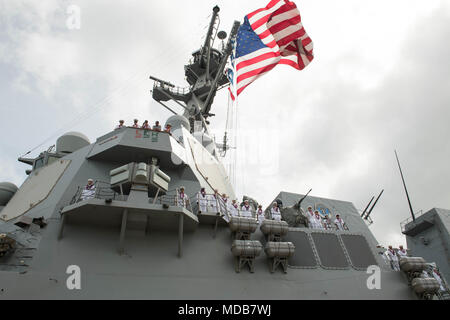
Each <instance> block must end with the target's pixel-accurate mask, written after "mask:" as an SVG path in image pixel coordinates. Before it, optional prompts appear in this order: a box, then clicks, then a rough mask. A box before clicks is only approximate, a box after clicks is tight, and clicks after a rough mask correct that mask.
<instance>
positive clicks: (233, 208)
mask: <svg viewBox="0 0 450 320" xmlns="http://www.w3.org/2000/svg"><path fill="white" fill-rule="evenodd" d="M228 212H229V213H230V217H238V216H239V209H238V205H237V204H233V203H230V204H229V207H228Z"/></svg>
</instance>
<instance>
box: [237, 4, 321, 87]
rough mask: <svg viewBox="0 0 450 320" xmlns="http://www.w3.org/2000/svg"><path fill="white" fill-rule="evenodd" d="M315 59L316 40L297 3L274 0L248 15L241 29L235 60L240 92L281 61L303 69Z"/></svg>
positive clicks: (238, 34)
mask: <svg viewBox="0 0 450 320" xmlns="http://www.w3.org/2000/svg"><path fill="white" fill-rule="evenodd" d="M313 58H314V56H313V43H312V41H311V39H310V38H309V37H308V35H307V34H306V32H305V29H304V28H303V25H302V23H301V17H300V12H299V11H298V9H297V6H296V5H295V3H293V2H291V1H288V0H272V1H270V2H269V4H268V5H267V6H266V7H265V8H262V9H258V10H256V11H254V12H252V13H249V14H248V15H246V16H245V18H244V23H243V24H242V25H241V26H240V28H239V30H238V33H237V37H236V52H235V56H234V61H233V62H234V66H235V70H236V74H235V76H236V79H235V80H236V93H237V95H239V94H240V93H241V92H242V90H244V89H245V87H247V86H248V85H249V84H250V83H252V82H253V81H255V80H256V79H257V78H258V77H260V76H262V75H263V74H265V73H267V72H269V71H270V70H272V69H273V68H274V67H275V66H276V65H277V64H279V63H281V64H287V65H290V66H292V67H294V68H296V69H298V70H302V69H303V68H305V67H306V66H307V65H308V64H309V63H310V62H311V61H312V59H313Z"/></svg>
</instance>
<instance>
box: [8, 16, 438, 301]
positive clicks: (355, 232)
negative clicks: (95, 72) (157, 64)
mask: <svg viewBox="0 0 450 320" xmlns="http://www.w3.org/2000/svg"><path fill="white" fill-rule="evenodd" d="M218 12H219V10H218V8H217V7H216V8H214V9H213V15H212V19H211V24H210V28H209V29H208V33H207V37H206V40H205V44H204V46H203V47H202V48H201V49H200V50H198V51H196V52H194V54H193V60H192V61H191V62H190V63H189V64H188V65H187V66H185V75H186V77H187V81H188V83H189V88H188V89H186V90H178V89H176V87H175V86H173V85H172V84H171V83H169V82H167V81H163V80H159V79H156V78H153V79H154V80H155V86H154V88H153V98H154V99H155V100H156V101H158V102H159V103H161V104H163V105H164V103H165V102H167V101H169V100H173V101H176V103H178V104H180V106H181V107H183V110H184V111H183V112H184V113H183V114H176V113H175V112H174V115H172V116H171V117H169V118H168V119H167V121H166V124H171V126H172V130H171V131H170V132H164V131H160V130H152V129H142V128H132V127H123V128H120V129H117V130H113V131H111V132H109V133H107V134H105V135H103V136H101V137H99V138H97V139H96V141H94V142H90V141H89V139H88V138H87V137H86V136H84V135H82V134H80V133H74V132H70V133H67V134H65V135H63V136H61V137H60V138H59V139H58V140H57V141H56V144H55V147H54V148H51V149H48V150H46V151H44V152H43V153H41V154H40V155H39V156H38V157H36V158H33V159H32V158H21V159H19V160H20V161H22V162H24V163H27V164H30V165H31V169H30V170H29V171H28V172H27V173H28V178H27V179H26V180H25V182H24V183H23V184H22V186H21V187H20V188H18V189H16V188H15V187H14V186H13V185H10V184H3V185H1V187H2V189H1V190H2V193H1V197H0V200H1V201H2V202H1V203H0V205H2V207H0V209H1V211H0V234H2V238H1V240H0V241H1V242H0V244H1V245H2V246H1V247H0V249H1V250H2V254H3V256H2V257H0V287H1V289H2V291H1V293H0V297H1V298H5V299H14V298H15V299H17V298H18V299H29V298H35V299H44V298H51V299H66V298H67V299H79V298H85V299H98V298H136V299H212V298H213V299H416V298H418V297H421V298H430V297H432V295H428V296H427V295H423V294H422V295H417V294H416V293H415V292H414V290H411V287H410V285H412V283H411V281H412V280H414V279H416V278H420V277H419V275H418V274H417V272H416V273H411V272H409V271H408V272H409V273H408V272H399V271H393V270H392V269H391V266H390V265H388V264H386V263H385V260H384V259H383V256H382V254H380V253H383V252H380V251H379V249H378V248H377V245H378V243H377V241H376V239H375V238H374V236H373V235H372V233H371V232H370V230H369V228H368V225H367V223H366V221H365V220H364V219H363V218H362V217H361V215H360V213H359V212H358V211H357V210H356V209H355V207H354V205H353V204H352V203H351V202H347V201H340V200H332V199H325V198H320V197H313V196H308V197H306V198H305V197H304V196H303V195H301V194H296V193H288V192H281V193H280V194H279V195H278V196H277V197H276V198H275V199H274V200H275V201H279V202H280V203H282V207H281V209H282V211H281V216H282V218H283V219H282V220H283V221H279V222H278V221H274V220H272V219H271V216H270V214H265V215H264V220H265V222H261V221H259V220H258V217H257V215H256V212H255V205H256V204H257V203H256V201H250V203H251V209H248V211H247V212H244V211H245V209H244V208H243V207H241V208H239V207H238V209H236V211H234V209H232V208H231V206H230V203H227V202H226V201H225V200H224V198H222V197H220V194H226V195H227V196H228V197H229V199H235V198H236V195H235V192H234V189H233V186H232V185H231V183H230V180H229V178H228V175H227V172H226V171H225V169H224V167H223V165H222V164H221V162H220V157H219V156H218V153H217V146H216V144H215V142H214V141H213V139H212V138H211V136H210V135H209V132H208V122H207V119H208V117H210V116H212V114H211V105H212V102H213V99H214V95H215V93H216V91H217V90H218V88H219V87H220V86H223V85H226V83H227V81H228V80H227V78H226V76H225V75H224V74H223V71H224V67H225V63H226V60H227V58H228V55H229V54H230V50H231V41H232V39H233V37H234V36H235V34H236V32H237V28H238V26H239V24H238V23H235V24H234V26H233V28H232V31H231V32H230V35H229V38H228V41H227V44H226V46H224V48H223V50H222V51H219V50H217V49H213V48H212V41H213V39H214V37H215V34H216V33H217V34H218V36H219V38H222V39H225V35H224V33H220V32H218V31H217V25H216V17H217V14H218ZM164 107H166V108H169V107H168V106H167V105H164ZM169 109H170V108H169ZM88 179H92V180H93V184H92V186H90V185H89V186H87V185H86V182H87V181H88ZM201 188H204V195H202V194H201V193H199V191H200V190H201ZM182 189H184V190H185V193H184V192H183V191H182ZM216 191H217V192H216ZM203 196H204V197H205V198H202V197H203ZM301 199H303V200H302V203H301V205H300V204H299V201H300V200H301ZM306 206H312V207H314V208H315V209H320V210H321V212H322V213H328V214H330V215H331V216H333V217H334V216H335V215H336V214H337V213H338V214H340V215H341V217H342V218H343V219H344V221H345V222H346V225H347V229H345V230H338V229H337V228H335V227H334V226H333V225H331V224H330V226H329V227H324V228H321V229H320V230H319V229H313V228H311V226H310V225H308V223H301V222H302V221H305V208H306ZM233 212H234V214H233ZM263 248H264V250H263ZM263 251H264V252H263ZM74 268H75V269H76V270H79V272H80V276H81V279H80V283H79V288H71V287H70V285H69V284H68V279H69V278H70V277H71V276H72V273H71V270H74ZM370 268H372V269H370ZM369 269H370V270H378V271H379V275H380V279H381V281H382V282H381V286H380V287H376V288H375V287H371V286H370V285H368V281H369V277H370V276H371V275H372V273H368V270H369ZM416 271H417V270H416ZM408 281H409V284H410V285H408Z"/></svg>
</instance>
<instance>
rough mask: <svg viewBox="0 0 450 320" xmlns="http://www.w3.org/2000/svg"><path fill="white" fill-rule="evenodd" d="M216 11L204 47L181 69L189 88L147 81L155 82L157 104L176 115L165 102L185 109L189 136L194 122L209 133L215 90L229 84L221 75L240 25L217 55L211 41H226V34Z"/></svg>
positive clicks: (236, 23)
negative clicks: (199, 123)
mask: <svg viewBox="0 0 450 320" xmlns="http://www.w3.org/2000/svg"><path fill="white" fill-rule="evenodd" d="M219 11H220V9H219V7H218V6H215V7H214V8H213V14H212V17H211V22H210V24H209V28H208V32H207V34H206V38H205V42H204V44H203V46H202V47H201V48H200V49H199V50H197V51H195V52H194V53H193V54H192V59H191V60H190V61H189V63H188V64H187V65H185V66H184V71H185V76H186V80H187V82H188V83H189V87H188V88H180V87H176V86H175V85H173V84H171V83H170V82H167V81H164V80H160V79H158V78H155V77H150V79H152V80H154V81H155V82H154V86H153V91H152V97H153V99H154V100H156V101H157V102H158V103H160V104H161V105H163V106H164V107H165V108H167V109H169V110H170V111H171V112H173V113H175V112H174V111H173V110H172V109H170V108H169V107H168V106H166V105H165V104H164V102H166V101H169V100H172V101H174V102H175V103H177V104H178V105H179V106H181V107H182V108H183V109H184V113H183V116H184V117H186V118H187V119H189V122H190V124H191V132H194V130H195V125H194V124H195V122H196V121H200V122H201V124H202V129H204V130H205V131H206V132H207V133H208V126H207V125H208V124H209V122H208V121H207V118H208V117H211V116H214V114H212V113H210V111H211V105H212V103H213V101H214V97H215V95H216V92H217V90H218V89H220V88H221V87H223V86H226V85H227V84H228V83H229V81H228V78H227V76H226V74H225V73H224V70H225V66H226V63H227V60H228V57H229V56H230V54H231V51H232V49H233V46H232V40H233V39H234V38H235V37H236V34H237V31H238V29H239V26H240V23H239V22H238V21H235V22H234V24H233V27H232V28H231V32H230V35H229V37H228V41H227V44H226V46H225V47H224V48H223V49H222V51H219V50H217V49H215V48H213V44H214V40H215V39H216V36H217V35H219V38H220V39H222V40H223V39H225V38H226V33H225V32H223V31H221V32H217V31H218V29H219V15H218V14H219Z"/></svg>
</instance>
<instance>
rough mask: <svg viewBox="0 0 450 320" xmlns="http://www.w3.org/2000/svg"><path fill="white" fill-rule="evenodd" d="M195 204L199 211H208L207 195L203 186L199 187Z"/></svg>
mask: <svg viewBox="0 0 450 320" xmlns="http://www.w3.org/2000/svg"><path fill="white" fill-rule="evenodd" d="M197 205H198V211H199V213H205V212H208V195H207V194H206V191H205V188H201V189H200V191H199V192H198V195H197Z"/></svg>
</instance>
